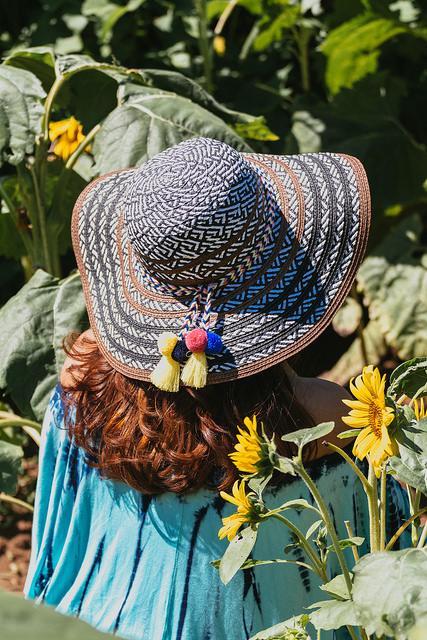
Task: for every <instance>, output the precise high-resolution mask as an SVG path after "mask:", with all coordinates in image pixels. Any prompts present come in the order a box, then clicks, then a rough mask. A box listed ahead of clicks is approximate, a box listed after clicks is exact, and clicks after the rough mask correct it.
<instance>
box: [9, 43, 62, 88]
mask: <svg viewBox="0 0 427 640" xmlns="http://www.w3.org/2000/svg"><path fill="white" fill-rule="evenodd" d="M4 62H5V64H8V65H11V66H13V67H18V68H19V69H24V70H26V71H30V72H31V73H33V74H34V75H35V76H37V78H38V79H39V80H40V82H41V83H42V85H43V88H44V89H45V91H48V90H49V89H50V87H51V85H52V84H53V82H54V80H55V54H54V52H53V49H52V47H28V48H27V49H15V50H14V51H13V52H12V53H11V54H10V55H8V56H7V57H6V59H5V61H4Z"/></svg>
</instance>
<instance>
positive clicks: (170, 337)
mask: <svg viewBox="0 0 427 640" xmlns="http://www.w3.org/2000/svg"><path fill="white" fill-rule="evenodd" d="M177 342H178V337H177V336H176V335H175V334H174V333H170V332H168V331H166V332H164V333H161V334H160V336H159V339H158V347H159V351H160V353H161V354H162V357H161V359H160V362H159V363H158V365H157V366H156V368H155V369H154V371H153V372H152V374H151V376H150V380H151V382H152V383H153V384H154V385H155V386H156V387H157V388H158V389H161V390H162V391H171V392H173V393H176V392H177V391H179V374H180V366H179V362H176V360H174V359H173V358H172V352H173V350H174V348H175V345H176V343H177Z"/></svg>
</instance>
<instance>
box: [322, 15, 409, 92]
mask: <svg viewBox="0 0 427 640" xmlns="http://www.w3.org/2000/svg"><path fill="white" fill-rule="evenodd" d="M406 32H408V33H409V32H410V30H409V29H408V28H407V27H406V25H403V24H402V23H399V22H396V21H394V20H389V19H387V18H379V17H376V16H374V15H372V14H369V13H366V14H362V15H358V16H356V17H355V18H354V19H353V20H349V21H347V22H344V24H341V25H340V26H339V27H337V28H336V29H333V30H332V31H331V32H330V33H329V34H328V36H327V38H326V40H325V41H324V42H323V44H322V45H321V51H322V52H323V53H324V54H325V55H326V57H327V67H326V84H327V85H328V87H329V89H330V91H331V92H332V93H338V91H339V90H340V89H342V88H343V87H352V86H353V85H354V84H355V82H357V81H358V80H361V78H363V77H364V76H365V75H367V74H368V73H373V72H374V71H376V69H377V61H378V56H379V53H380V50H379V48H380V47H381V45H382V44H384V42H386V41H387V40H390V39H391V38H394V37H395V36H397V35H399V34H401V33H406Z"/></svg>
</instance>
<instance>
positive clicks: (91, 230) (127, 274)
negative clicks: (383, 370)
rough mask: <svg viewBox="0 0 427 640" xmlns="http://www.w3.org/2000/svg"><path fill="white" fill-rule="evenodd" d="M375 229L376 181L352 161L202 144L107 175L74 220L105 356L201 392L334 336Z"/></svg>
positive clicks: (137, 373) (190, 143) (137, 374)
mask: <svg viewBox="0 0 427 640" xmlns="http://www.w3.org/2000/svg"><path fill="white" fill-rule="evenodd" d="M369 219H370V196H369V187H368V182H367V179H366V174H365V172H364V169H363V167H362V165H361V163H360V162H359V161H358V160H357V159H356V158H353V157H350V156H347V155H343V154H335V153H310V154H303V155H291V156H275V155H260V154H247V153H240V152H238V151H236V150H234V149H233V148H231V147H230V146H229V145H227V144H225V143H223V142H220V141H218V140H213V139H208V138H193V139H190V140H187V141H184V142H181V143H180V144H178V145H176V146H174V147H172V148H170V149H167V150H166V151H163V152H161V153H159V154H158V155H156V156H154V157H153V158H152V159H150V160H148V161H147V162H145V163H144V164H143V165H142V166H140V167H137V168H132V169H128V170H123V171H117V172H114V173H110V174H108V175H105V176H102V177H100V178H98V179H97V180H95V181H94V182H92V183H91V184H89V186H88V187H86V189H85V190H84V191H83V193H82V194H81V195H80V197H79V199H78V200H77V203H76V205H75V208H74V213H73V222H72V235H73V244H74V250H75V253H76V257H77V262H78V266H79V270H80V273H81V277H82V281H83V288H84V294H85V299H86V304H87V308H88V313H89V318H90V323H91V326H92V329H93V331H94V333H95V336H96V339H97V342H98V344H99V347H100V349H101V351H102V353H103V355H104V356H105V358H106V359H107V360H108V362H109V363H110V364H111V365H112V366H113V367H114V368H115V369H116V370H118V371H119V372H121V373H123V374H125V375H126V376H129V377H131V378H136V379H140V380H150V379H151V380H152V381H153V382H154V383H155V384H157V386H159V387H160V388H163V389H166V390H170V391H176V390H177V389H178V386H179V376H180V375H181V384H185V385H189V386H195V387H202V386H204V384H206V383H207V384H210V383H219V382H224V381H226V380H231V379H234V378H241V377H244V376H250V375H252V374H255V373H257V372H259V371H262V370H264V369H266V368H268V367H270V366H272V365H274V364H276V363H278V362H280V361H282V360H284V359H286V358H288V357H289V356H291V355H293V354H295V353H296V352H298V351H300V350H301V349H302V348H303V347H305V346H306V345H307V344H309V343H310V342H311V341H312V340H314V339H315V338H316V337H317V336H318V335H319V334H320V333H321V331H323V330H324V329H325V327H326V326H327V324H328V323H329V321H330V320H331V319H332V317H333V315H334V313H335V312H336V311H337V309H338V307H339V306H340V305H341V303H342V302H343V300H344V298H345V296H346V294H347V293H348V291H349V289H350V287H351V285H352V283H353V280H354V277H355V273H356V270H357V268H358V265H359V263H360V261H361V258H362V256H363V253H364V250H365V247H366V241H367V236H368V228H369ZM159 359H160V364H159ZM190 360H191V361H192V365H191V366H190V365H189V361H190ZM181 366H183V367H184V369H183V370H182V371H181V369H180V367H181ZM189 369H191V371H189ZM203 371H204V372H203ZM206 372H207V379H206Z"/></svg>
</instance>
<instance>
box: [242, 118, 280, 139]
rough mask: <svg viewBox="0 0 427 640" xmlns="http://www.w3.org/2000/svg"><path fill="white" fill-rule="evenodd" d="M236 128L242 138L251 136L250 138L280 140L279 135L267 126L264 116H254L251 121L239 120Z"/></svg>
mask: <svg viewBox="0 0 427 640" xmlns="http://www.w3.org/2000/svg"><path fill="white" fill-rule="evenodd" d="M234 129H235V131H236V133H238V134H239V136H241V137H242V138H249V139H250V140H264V141H275V140H279V136H277V135H276V134H275V133H273V132H272V131H270V129H269V128H268V127H267V125H266V123H265V118H264V117H263V116H260V117H259V118H254V119H253V120H252V121H251V122H237V123H236V124H235V126H234Z"/></svg>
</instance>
